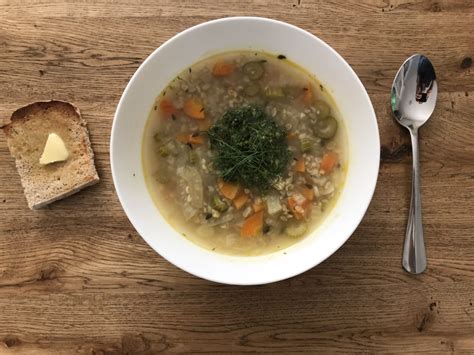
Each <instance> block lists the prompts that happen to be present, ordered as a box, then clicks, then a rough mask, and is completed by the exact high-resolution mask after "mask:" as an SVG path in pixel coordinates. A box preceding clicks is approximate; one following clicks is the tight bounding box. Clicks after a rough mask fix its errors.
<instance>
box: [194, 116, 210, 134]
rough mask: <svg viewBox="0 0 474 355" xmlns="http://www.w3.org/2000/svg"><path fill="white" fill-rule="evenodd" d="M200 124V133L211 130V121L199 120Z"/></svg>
mask: <svg viewBox="0 0 474 355" xmlns="http://www.w3.org/2000/svg"><path fill="white" fill-rule="evenodd" d="M197 122H198V127H199V130H200V131H203V132H204V131H208V130H209V128H211V122H210V121H209V120H206V119H204V120H199V121H197Z"/></svg>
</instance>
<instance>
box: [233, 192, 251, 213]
mask: <svg viewBox="0 0 474 355" xmlns="http://www.w3.org/2000/svg"><path fill="white" fill-rule="evenodd" d="M248 199H249V196H248V195H247V194H240V195H239V196H237V197H236V198H235V200H234V206H235V208H236V209H238V210H240V209H241V208H242V206H243V205H245V202H247V200H248Z"/></svg>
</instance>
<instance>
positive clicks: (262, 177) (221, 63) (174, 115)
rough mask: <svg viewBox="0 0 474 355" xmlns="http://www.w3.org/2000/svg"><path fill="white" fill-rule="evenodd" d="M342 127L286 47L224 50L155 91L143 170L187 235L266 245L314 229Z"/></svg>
mask: <svg viewBox="0 0 474 355" xmlns="http://www.w3.org/2000/svg"><path fill="white" fill-rule="evenodd" d="M244 121H245V124H244V123H242V122H244ZM344 130H345V128H344V124H343V121H342V118H341V117H340V114H339V112H338V110H337V107H336V105H335V103H334V101H333V100H332V98H331V97H330V95H329V93H328V92H327V91H326V90H325V89H324V87H323V86H322V85H321V84H320V83H319V82H318V81H317V80H316V79H315V78H314V76H311V75H310V74H309V73H307V72H306V71H304V70H303V69H301V68H300V67H298V66H297V65H295V64H293V63H292V62H290V61H289V60H288V59H286V58H285V57H284V56H281V55H280V56H276V55H271V54H268V53H264V52H253V51H238V52H228V53H222V54H218V55H215V56H212V57H209V58H206V59H204V60H202V61H200V62H198V63H196V64H195V65H193V66H192V67H190V68H187V69H186V70H184V71H183V72H182V73H180V74H179V75H178V76H177V77H176V78H175V79H174V80H173V81H172V82H171V83H170V84H169V85H168V86H167V87H166V88H165V90H163V92H162V93H160V94H159V95H158V97H157V99H156V102H155V104H154V106H153V107H152V109H151V113H150V116H149V118H148V122H147V124H146V128H145V132H144V137H143V166H144V173H145V174H144V175H145V179H146V183H147V186H148V189H149V191H150V194H151V196H152V198H153V200H154V202H155V204H156V206H157V208H158V209H159V210H160V212H161V214H162V215H163V216H164V218H165V219H166V220H167V221H168V222H169V223H170V224H171V225H172V226H173V227H174V228H175V229H176V230H177V231H178V232H180V233H181V234H183V235H184V236H186V237H187V238H189V239H190V240H191V241H193V242H195V243H196V244H198V245H200V246H201V247H203V248H206V249H209V250H214V251H216V252H219V253H224V254H232V255H261V254H266V253H271V252H275V251H278V250H281V249H284V248H287V247H288V246H290V245H292V244H294V243H296V242H298V241H299V240H301V239H302V238H304V237H305V236H306V235H308V234H309V233H311V232H312V231H313V230H314V229H315V228H316V226H317V225H318V224H319V223H320V222H321V221H323V220H324V218H325V216H326V215H327V214H328V213H329V212H330V210H331V208H332V207H333V205H334V204H335V202H336V200H337V197H338V195H339V193H340V191H341V188H342V186H343V183H344V179H345V171H346V165H347V161H346V160H347V144H346V133H345V131H344ZM282 135H284V136H282ZM282 137H283V138H282ZM252 169H254V170H252Z"/></svg>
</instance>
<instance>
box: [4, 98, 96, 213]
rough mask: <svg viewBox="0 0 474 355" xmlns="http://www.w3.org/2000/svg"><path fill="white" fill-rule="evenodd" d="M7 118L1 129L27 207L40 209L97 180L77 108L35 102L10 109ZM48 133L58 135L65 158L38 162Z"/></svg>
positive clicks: (86, 134)
mask: <svg viewBox="0 0 474 355" xmlns="http://www.w3.org/2000/svg"><path fill="white" fill-rule="evenodd" d="M10 121H11V122H10V123H9V124H7V125H5V126H4V127H2V129H3V131H4V132H5V135H6V136H7V143H8V148H9V149H10V153H11V154H12V156H13V157H14V158H15V163H16V167H17V169H18V173H19V174H20V178H21V184H22V185H23V189H24V192H25V196H26V200H27V201H28V206H29V207H30V208H31V209H38V208H41V207H43V206H45V205H47V204H49V203H51V202H54V201H56V200H59V199H62V198H64V197H66V196H69V195H72V194H73V193H75V192H77V191H79V190H81V189H83V188H84V187H87V186H90V185H93V184H95V183H97V182H98V181H99V176H98V175H97V171H96V169H95V165H94V152H93V151H92V148H91V144H90V141H89V132H88V131H87V127H86V122H85V121H84V119H83V118H82V116H81V113H80V112H79V109H78V108H77V107H75V106H74V105H72V104H70V103H67V102H63V101H48V102H35V103H33V104H31V105H28V106H25V107H22V108H20V109H18V110H16V111H15V112H13V115H12V117H11V120H10ZM50 133H56V134H57V135H59V136H60V137H61V138H62V140H63V141H64V143H65V145H66V148H67V150H68V152H69V158H68V159H67V160H66V161H62V162H56V163H52V164H49V165H40V164H39V159H40V156H41V154H42V153H43V150H44V147H45V144H46V140H47V139H48V135H49V134H50Z"/></svg>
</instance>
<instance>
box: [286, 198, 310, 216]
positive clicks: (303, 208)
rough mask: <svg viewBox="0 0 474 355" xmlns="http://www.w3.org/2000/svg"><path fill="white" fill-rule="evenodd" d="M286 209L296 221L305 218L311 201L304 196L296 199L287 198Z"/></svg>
mask: <svg viewBox="0 0 474 355" xmlns="http://www.w3.org/2000/svg"><path fill="white" fill-rule="evenodd" d="M288 207H289V208H290V211H291V212H292V213H293V215H294V216H295V218H296V219H297V220H301V219H304V218H306V216H307V215H308V212H309V210H310V207H311V201H310V200H308V199H307V198H306V197H304V196H300V198H296V197H295V196H290V197H288Z"/></svg>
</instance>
